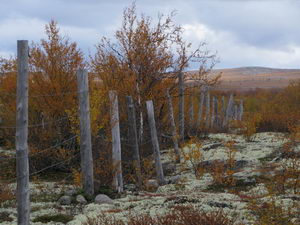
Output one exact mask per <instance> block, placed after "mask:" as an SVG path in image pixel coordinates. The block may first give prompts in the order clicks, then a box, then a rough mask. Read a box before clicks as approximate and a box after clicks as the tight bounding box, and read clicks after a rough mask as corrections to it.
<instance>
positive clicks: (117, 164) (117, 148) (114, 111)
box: [109, 91, 123, 192]
mask: <svg viewBox="0 0 300 225" xmlns="http://www.w3.org/2000/svg"><path fill="white" fill-rule="evenodd" d="M109 99H110V103H111V107H110V114H111V119H110V123H111V134H112V160H113V169H114V176H113V187H114V188H115V190H116V191H118V192H123V176H122V160H121V139H120V125H119V107H118V95H117V93H116V91H109Z"/></svg>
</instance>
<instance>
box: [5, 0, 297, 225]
mask: <svg viewBox="0 0 300 225" xmlns="http://www.w3.org/2000/svg"><path fill="white" fill-rule="evenodd" d="M58 2H59V4H62V3H63V2H64V1H58ZM78 2H80V1H78ZM88 2H89V3H88V4H89V5H84V6H85V7H87V8H88V7H97V6H98V5H97V3H95V2H94V1H88ZM179 2H180V1H179ZM192 2H193V1H191V2H189V4H192ZM216 2H219V1H216ZM228 2H231V3H227V4H238V5H239V4H241V3H237V2H236V1H228ZM247 2H248V1H247ZM253 2H256V1H249V3H242V4H246V5H248V6H251V4H254V3H253ZM267 2H269V1H266V3H265V4H269V3H267ZM1 4H2V3H0V6H1ZM74 4H75V5H76V4H79V3H74ZM114 4H116V5H114ZM114 4H113V5H114V7H115V9H117V8H118V7H117V6H118V4H121V3H114ZM139 4H141V5H143V4H142V1H137V2H134V3H131V4H130V5H129V6H127V7H125V8H124V9H123V10H122V13H121V17H120V16H119V17H120V18H119V17H118V20H120V23H119V25H118V26H117V27H115V26H112V25H110V26H111V27H110V28H109V29H108V28H107V29H108V30H110V32H112V31H111V29H112V27H113V30H114V31H113V32H112V33H113V35H111V34H109V35H108V36H103V37H101V38H98V37H97V43H96V45H95V43H93V44H94V47H93V50H90V49H89V51H88V52H87V51H85V50H81V48H80V44H79V43H77V42H76V41H74V40H75V38H76V37H78V36H76V32H79V31H78V30H76V29H75V30H76V32H75V33H73V34H75V38H74V39H73V37H72V36H68V35H66V34H65V33H64V32H63V27H64V26H63V25H62V26H60V23H59V22H57V21H56V20H53V19H52V18H51V20H50V22H48V23H46V24H45V25H44V30H43V36H42V37H41V39H40V40H35V39H34V40H27V39H26V40H23V39H21V40H20V38H19V37H20V36H16V39H15V44H14V47H13V48H12V51H14V53H15V54H12V55H10V56H9V57H7V56H6V55H5V54H3V56H2V55H1V54H0V224H1V225H2V224H3V225H13V224H18V225H29V224H32V225H43V224H48V225H63V224H67V225H298V224H300V69H292V67H293V68H296V66H294V64H292V63H291V64H286V67H287V68H289V69H285V68H284V66H282V64H280V63H278V65H280V66H278V67H277V66H276V63H275V64H272V63H273V62H274V58H273V59H269V58H271V55H272V54H267V56H268V57H269V58H268V57H267V58H268V60H266V61H265V62H271V63H269V64H268V63H266V66H256V65H254V64H253V61H251V60H254V59H251V60H249V57H248V56H247V57H245V62H243V63H241V62H240V61H239V60H240V59H239V58H235V57H234V56H232V57H230V60H228V58H226V57H225V59H224V60H225V64H221V65H223V66H224V68H225V69H222V67H219V66H218V64H219V63H222V58H221V59H220V58H219V55H218V54H219V53H218V52H215V51H213V50H209V48H210V47H211V46H210V45H208V42H209V41H210V39H209V37H211V36H210V35H212V34H215V35H217V36H218V34H219V33H218V32H208V31H207V30H205V29H200V31H201V32H203V33H204V34H206V35H207V37H208V39H207V40H205V41H204V40H202V39H199V40H198V41H197V44H195V43H194V42H192V41H191V40H190V39H188V38H187V36H186V29H188V26H187V25H180V24H178V23H177V22H175V21H176V13H175V12H171V13H169V14H159V15H158V16H156V17H152V16H148V15H147V13H140V12H139V10H138V6H139ZM153 4H157V3H156V2H155V3H153ZM160 4H161V3H159V4H158V5H160ZM168 4H169V3H168ZM193 4H195V5H196V3H195V2H194V3H193ZM214 4H215V3H214ZM214 4H213V5H214ZM219 4H221V3H219ZM222 4H223V3H222ZM255 4H257V3H255ZM108 5H109V4H108ZM223 6H224V5H223ZM239 6H240V7H242V6H244V5H239ZM103 7H104V6H103ZM147 7H149V6H148V5H147ZM215 7H216V6H215V5H214V7H213V8H212V9H214V8H215ZM89 9H90V10H91V11H92V8H89ZM147 9H149V8H147ZM183 10H184V9H183ZM256 10H257V9H256V8H255V10H254V12H256ZM147 12H148V11H147ZM52 13H53V12H52ZM66 14H67V13H66ZM51 15H52V14H51ZM105 15H106V14H105ZM88 16H90V15H88ZM59 18H60V17H59ZM0 22H1V16H0ZM77 22H78V23H80V22H83V21H77ZM218 22H220V21H218ZM243 22H244V23H246V22H247V21H243ZM107 23H108V22H107ZM2 27H3V26H1V23H0V31H2V30H1V28H2ZM20 27H21V26H20ZM20 27H19V26H17V28H18V29H19V28H20ZM227 27H228V32H229V30H230V28H231V27H230V25H229V24H226V29H227ZM89 29H92V28H91V27H90V28H89ZM89 29H86V30H84V32H86V34H87V35H91V34H92V32H91V30H89ZM1 33H2V32H0V36H1ZM197 34H198V33H197V32H195V33H194V35H195V36H197ZM217 36H216V37H217ZM228 36H230V35H228V33H226V35H224V34H222V35H221V37H222V38H226V37H227V38H228ZM248 36H251V35H250V34H248ZM25 37H26V36H25ZM216 37H215V38H211V41H213V43H215V44H216V45H217V43H216ZM251 37H252V36H251ZM0 38H1V37H0ZM89 38H91V37H89ZM272 40H273V39H272ZM214 41H215V42H214ZM281 41H282V40H281ZM80 43H81V42H80ZM236 43H237V44H236V45H238V41H236ZM280 43H281V42H280ZM268 44H269V45H270V43H269V42H268ZM269 45H268V46H267V47H266V48H270V47H269ZM1 46H2V45H1V44H0V53H1ZM217 46H218V45H217ZM242 46H243V47H244V48H245V49H246V47H245V45H242ZM235 47H236V48H234V50H236V49H237V46H235ZM3 48H4V47H3ZM253 49H258V47H257V46H256V47H255V48H254V47H252V48H251V51H252V50H253ZM278 49H280V48H279V47H278ZM221 50H222V49H221ZM276 51H277V48H276ZM295 51H296V50H295ZM295 51H294V52H295ZM265 52H266V50H265V49H264V51H261V52H260V53H261V55H263V53H265ZM289 52H290V53H291V54H292V52H293V51H291V50H290V49H289ZM242 53H243V52H240V58H242V57H243V54H242ZM220 54H221V55H222V51H221V53H220ZM274 54H275V53H274ZM249 55H251V54H250V53H249ZM252 55H255V54H252ZM278 55H279V56H282V55H284V54H283V53H281V54H278ZM278 55H276V57H277V56H278ZM296 55H297V54H296ZM223 56H226V54H224V52H223ZM259 57H260V55H259V54H257V55H255V57H254V58H255V60H256V58H259ZM264 57H266V56H265V55H264ZM291 57H292V56H291ZM231 58H235V59H236V60H237V61H238V62H237V63H236V65H237V66H235V67H232V68H231V67H229V65H231V64H232V62H231ZM247 58H248V60H249V61H247V60H246V59H247ZM259 59H260V60H263V57H262V58H259ZM283 61H284V62H290V61H289V60H288V58H285V60H283ZM291 61H292V62H293V60H291ZM229 62H230V63H229ZM248 62H249V66H239V65H245V63H248ZM255 62H258V61H255ZM226 63H227V64H226ZM250 63H252V64H250ZM251 65H254V66H251ZM257 65H258V64H257ZM259 65H261V64H259ZM194 68H198V69H196V70H195V69H194Z"/></svg>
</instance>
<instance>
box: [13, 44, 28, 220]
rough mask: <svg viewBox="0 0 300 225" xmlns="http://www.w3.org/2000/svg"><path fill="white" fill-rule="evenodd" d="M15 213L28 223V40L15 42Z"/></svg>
mask: <svg viewBox="0 0 300 225" xmlns="http://www.w3.org/2000/svg"><path fill="white" fill-rule="evenodd" d="M17 51H18V53H17V57H18V58H17V66H18V72H17V117H16V126H17V127H16V156H17V204H18V206H17V214H18V225H29V219H30V198H29V163H28V143H27V141H28V55H29V48H28V41H27V40H20V41H18V42H17Z"/></svg>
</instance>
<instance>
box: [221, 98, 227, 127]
mask: <svg viewBox="0 0 300 225" xmlns="http://www.w3.org/2000/svg"><path fill="white" fill-rule="evenodd" d="M221 110H222V112H221V117H222V123H220V124H221V125H220V126H221V127H222V126H224V124H225V118H226V103H225V96H222V109H221Z"/></svg>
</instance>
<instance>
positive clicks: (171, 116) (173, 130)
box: [166, 89, 180, 162]
mask: <svg viewBox="0 0 300 225" xmlns="http://www.w3.org/2000/svg"><path fill="white" fill-rule="evenodd" d="M166 95H167V102H168V108H169V119H170V125H171V133H172V141H173V145H174V152H175V155H176V161H177V162H180V152H179V147H178V137H177V131H176V125H175V120H174V110H173V104H172V97H171V95H170V90H169V89H167V93H166Z"/></svg>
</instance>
